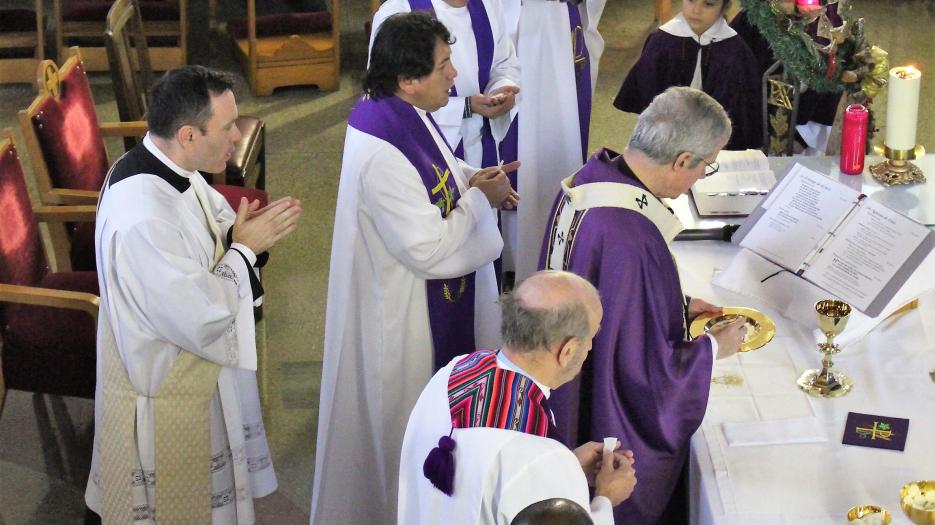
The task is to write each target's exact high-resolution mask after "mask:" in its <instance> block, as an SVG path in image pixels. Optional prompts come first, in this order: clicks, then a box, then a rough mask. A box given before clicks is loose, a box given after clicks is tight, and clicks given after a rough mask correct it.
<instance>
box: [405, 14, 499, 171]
mask: <svg viewBox="0 0 935 525" xmlns="http://www.w3.org/2000/svg"><path fill="white" fill-rule="evenodd" d="M409 9H410V10H411V11H413V12H415V11H427V12H428V13H429V14H431V15H432V18H437V16H436V15H435V8H434V7H432V2H431V0H409ZM467 9H468V13H469V14H470V15H471V29H472V31H473V32H474V40H475V42H476V44H477V86H478V88H479V89H480V90H481V92H482V93H483V91H484V88H486V87H487V84H488V83H489V82H490V68H491V67H492V65H493V48H494V41H493V31H492V30H491V29H490V18H489V17H488V16H487V9H486V8H485V7H484V2H483V0H469V1H468V4H467ZM451 95H452V96H455V97H456V96H458V89H457V88H456V87H454V86H452V88H451ZM481 146H482V149H483V156H482V157H481V159H482V160H481V165H480V166H477V167H486V166H496V165H497V144H496V143H495V142H494V140H493V134H492V133H491V131H490V120H488V119H487V118H486V117H484V125H483V127H482V128H481ZM454 153H455V156H456V157H458V158H460V159H463V158H464V141H463V140H462V141H461V142H460V143H459V144H458V145H457V147H455V151H454ZM510 160H516V155H515V154H514V155H513V156H512V157H511V159H510Z"/></svg>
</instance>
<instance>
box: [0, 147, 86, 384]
mask: <svg viewBox="0 0 935 525" xmlns="http://www.w3.org/2000/svg"><path fill="white" fill-rule="evenodd" d="M0 145H2V148H0V207H2V209H3V213H2V214H0V285H16V286H28V287H37V288H51V289H55V290H72V291H78V292H86V293H91V294H94V295H98V283H97V273H96V272H64V273H49V266H48V264H47V262H46V257H45V254H44V252H43V251H42V241H41V238H40V236H39V228H38V225H37V224H36V220H35V217H34V216H33V209H32V204H31V203H30V200H29V194H28V192H27V191H26V183H25V179H24V177H23V171H22V166H21V164H20V161H19V157H18V155H17V153H16V149H15V147H14V146H13V144H12V141H11V140H9V139H7V140H0ZM34 289H35V288H34ZM96 329H97V326H96V323H95V319H94V318H93V317H92V316H91V315H89V314H88V313H87V312H86V311H81V310H72V309H66V308H56V307H50V306H34V305H29V304H20V303H13V302H0V339H2V341H3V361H2V363H3V378H4V383H5V385H6V387H7V388H13V389H17V390H27V391H31V392H40V393H48V394H60V395H70V396H80V397H87V398H90V397H93V396H94V373H95V362H96V357H95V356H96V351H95V333H96Z"/></svg>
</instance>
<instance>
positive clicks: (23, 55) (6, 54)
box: [0, 0, 45, 84]
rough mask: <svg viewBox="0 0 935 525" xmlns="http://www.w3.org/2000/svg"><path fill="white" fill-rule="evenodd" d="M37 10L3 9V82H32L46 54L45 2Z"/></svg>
mask: <svg viewBox="0 0 935 525" xmlns="http://www.w3.org/2000/svg"><path fill="white" fill-rule="evenodd" d="M35 5H36V7H35V10H30V9H0V84H8V83H21V82H26V83H29V82H32V81H33V79H34V78H35V76H34V75H33V71H35V70H36V67H37V66H38V65H39V62H42V60H43V59H44V58H45V50H44V42H45V17H44V16H43V14H42V10H43V3H42V1H41V0H38V1H36V2H35Z"/></svg>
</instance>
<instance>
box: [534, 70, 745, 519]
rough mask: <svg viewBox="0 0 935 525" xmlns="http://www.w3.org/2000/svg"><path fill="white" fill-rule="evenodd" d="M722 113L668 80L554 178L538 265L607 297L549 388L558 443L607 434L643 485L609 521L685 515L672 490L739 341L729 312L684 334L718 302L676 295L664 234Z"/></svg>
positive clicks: (709, 156)
mask: <svg viewBox="0 0 935 525" xmlns="http://www.w3.org/2000/svg"><path fill="white" fill-rule="evenodd" d="M730 131H731V127H730V120H729V119H728V117H727V114H726V113H725V112H724V110H723V108H721V106H720V105H719V104H718V103H717V102H716V101H715V100H714V99H713V98H711V97H710V96H708V95H706V94H705V93H703V92H701V91H699V90H695V89H692V88H687V87H674V88H669V89H668V90H666V91H665V92H664V93H662V94H660V95H659V96H657V97H656V98H655V99H653V101H652V103H651V104H650V105H649V107H648V108H647V109H646V110H645V111H644V112H643V113H642V114H641V115H640V116H639V119H638V120H637V124H636V129H635V130H634V132H633V136H632V137H631V138H630V142H629V144H628V146H627V148H626V150H624V152H623V155H618V154H617V153H615V152H612V151H610V150H607V149H601V150H598V151H597V152H596V153H595V154H594V155H593V156H592V157H591V158H590V159H589V160H588V162H587V164H585V166H584V167H583V168H581V170H579V171H578V172H577V173H575V174H573V175H571V176H569V177H568V178H566V179H565V180H563V181H562V187H561V191H560V192H559V195H558V197H557V198H556V200H555V204H554V205H553V208H552V212H551V215H550V219H549V228H548V230H547V231H546V234H545V239H544V241H543V251H542V259H541V261H540V266H541V267H543V268H548V269H554V270H568V271H571V272H574V273H576V274H578V275H580V276H582V277H584V278H586V279H587V280H589V281H590V282H592V283H594V284H595V286H597V288H598V290H599V291H600V294H601V297H602V299H603V305H604V321H603V323H602V324H601V331H600V332H599V333H598V334H597V336H596V337H595V338H594V350H593V351H592V357H591V359H590V360H589V362H588V363H587V364H586V366H585V367H584V369H583V370H582V373H581V376H580V377H579V379H578V380H576V381H574V382H572V383H569V384H567V385H565V386H563V387H561V388H558V389H556V390H555V392H554V393H553V395H552V397H551V398H550V402H551V406H552V410H553V411H554V412H555V419H556V424H557V426H558V428H559V429H560V431H561V432H562V434H563V437H564V439H565V440H566V443H577V442H580V441H585V440H590V439H600V438H602V437H605V436H616V437H617V438H619V439H620V440H621V441H622V443H623V448H626V449H632V450H633V452H634V455H635V457H636V458H637V460H638V461H639V467H640V483H639V485H638V486H637V487H636V490H635V492H634V493H633V497H631V498H630V499H629V500H627V501H625V502H624V503H623V504H621V505H620V506H619V507H617V509H616V510H615V516H616V519H617V522H618V523H640V524H647V525H649V524H654V523H682V522H684V519H683V517H682V516H681V515H679V513H680V512H684V508H680V507H683V505H682V504H681V502H680V501H678V498H673V493H674V492H675V488H676V484H677V482H678V481H679V477H680V475H681V474H682V472H683V468H684V466H685V464H686V459H687V457H688V452H689V439H690V438H691V435H692V434H693V433H694V432H695V430H696V429H697V428H698V427H699V425H700V424H701V420H702V418H703V417H704V413H705V408H706V405H707V401H708V390H709V386H710V383H711V371H712V366H713V362H714V359H716V358H721V357H726V356H729V355H732V354H734V353H735V352H737V350H738V349H739V347H740V342H741V338H742V335H741V334H742V330H743V325H742V323H741V322H736V321H735V322H733V323H730V324H728V325H726V326H725V327H722V328H720V329H715V330H712V331H711V332H709V334H708V335H705V336H702V337H699V338H698V339H695V340H689V338H688V333H687V328H686V327H687V323H688V322H690V321H691V320H692V319H693V318H694V317H695V316H697V315H698V314H700V313H702V312H707V311H719V310H720V309H719V308H718V307H715V306H712V305H710V304H708V303H706V302H704V301H702V300H700V299H688V298H686V297H685V295H684V294H683V293H682V287H681V283H680V281H679V274H678V269H677V268H676V264H675V260H674V258H673V256H672V253H671V252H670V251H669V246H668V244H669V242H671V241H672V239H673V238H674V237H675V235H676V234H678V233H679V231H681V230H682V225H681V223H680V222H679V220H678V219H677V218H676V216H675V214H674V213H673V212H672V210H671V209H670V208H669V207H668V206H666V204H665V203H664V202H663V201H662V200H660V199H663V198H675V197H678V196H679V195H682V194H683V193H686V192H687V191H688V190H689V188H690V187H691V185H692V184H693V183H694V182H695V181H696V180H698V179H700V178H702V177H705V176H706V175H710V174H713V173H714V172H716V171H717V167H716V165H715V164H714V162H715V161H714V159H715V157H716V156H717V153H718V151H720V149H721V148H723V147H724V144H726V143H727V139H728V137H729V136H730Z"/></svg>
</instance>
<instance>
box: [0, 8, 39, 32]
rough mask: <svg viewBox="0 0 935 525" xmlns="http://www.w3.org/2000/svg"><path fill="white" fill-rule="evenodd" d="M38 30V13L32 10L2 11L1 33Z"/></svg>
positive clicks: (0, 12) (0, 13)
mask: <svg viewBox="0 0 935 525" xmlns="http://www.w3.org/2000/svg"><path fill="white" fill-rule="evenodd" d="M35 30H36V12H35V11H33V10H31V9H0V33H23V32H27V31H35Z"/></svg>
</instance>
